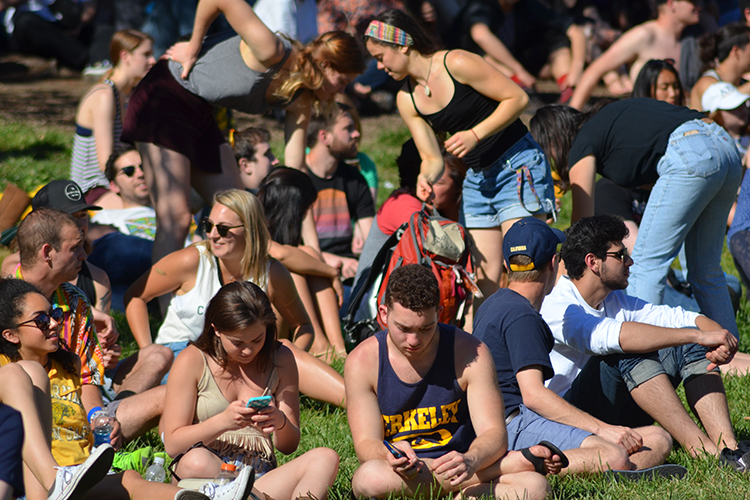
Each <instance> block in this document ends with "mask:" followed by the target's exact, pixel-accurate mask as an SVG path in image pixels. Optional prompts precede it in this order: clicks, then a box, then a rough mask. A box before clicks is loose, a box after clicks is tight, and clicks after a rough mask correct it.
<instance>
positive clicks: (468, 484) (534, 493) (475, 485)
mask: <svg viewBox="0 0 750 500" xmlns="http://www.w3.org/2000/svg"><path fill="white" fill-rule="evenodd" d="M531 452H532V453H534V454H535V455H537V456H540V457H545V459H547V460H549V461H550V464H553V463H555V462H554V461H553V456H552V452H551V451H550V450H548V449H547V448H545V447H543V446H532V447H531ZM559 458H560V457H558V461H557V462H556V464H557V467H558V469H557V470H559ZM423 462H424V463H423V466H422V468H421V470H420V472H419V473H418V474H417V475H416V476H415V477H414V478H413V479H408V480H406V479H405V478H403V477H402V476H400V475H399V474H397V473H396V472H394V470H393V469H392V468H391V466H390V465H389V464H388V462H386V461H385V460H369V461H367V462H365V463H363V464H362V465H361V466H360V467H359V469H357V470H356V471H355V472H354V476H353V477H352V489H353V490H354V494H355V496H357V497H378V498H385V497H388V496H389V495H391V494H395V495H399V494H403V495H404V496H409V497H416V498H433V497H435V496H437V495H439V494H441V492H442V494H445V493H446V492H448V491H454V492H459V491H460V492H461V493H462V496H464V497H467V496H468V497H478V496H481V495H490V496H494V497H495V498H509V499H516V498H526V499H540V498H544V497H545V496H546V495H547V493H548V492H549V485H548V484H547V481H546V479H545V478H544V476H542V475H540V474H537V473H536V472H534V467H533V466H532V465H531V463H529V461H528V460H526V458H524V457H523V455H522V454H521V452H519V451H511V452H509V453H507V454H506V455H505V456H504V457H502V458H501V459H500V460H498V461H497V462H495V463H494V464H492V465H490V466H489V467H487V468H486V469H483V470H481V471H479V472H477V474H476V475H474V476H472V477H470V478H469V479H467V480H466V481H464V482H463V483H462V484H460V485H458V486H451V485H450V484H448V483H446V482H442V480H441V478H440V477H438V476H435V475H434V474H433V473H432V472H431V470H430V464H431V460H429V459H425V460H423Z"/></svg>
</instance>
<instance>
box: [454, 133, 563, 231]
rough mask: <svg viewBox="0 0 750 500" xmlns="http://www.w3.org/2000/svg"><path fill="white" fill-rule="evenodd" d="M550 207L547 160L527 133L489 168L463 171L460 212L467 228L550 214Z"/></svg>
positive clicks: (552, 193)
mask: <svg viewBox="0 0 750 500" xmlns="http://www.w3.org/2000/svg"><path fill="white" fill-rule="evenodd" d="M554 207H555V190H554V185H553V183H552V173H551V171H550V167H549V163H548V162H547V157H546V156H545V155H544V153H543V152H542V149H541V148H540V147H539V145H538V144H537V143H536V142H535V141H534V139H533V138H532V137H531V134H526V135H525V136H524V137H523V138H521V139H520V140H519V141H518V142H516V143H515V144H514V145H513V146H511V148H510V149H508V150H507V151H506V152H505V154H503V155H502V156H501V157H500V158H498V159H497V160H496V161H495V163H493V164H492V165H490V166H489V167H487V168H483V169H481V170H474V169H471V168H470V169H469V170H468V172H466V178H465V179H464V187H463V196H462V201H461V213H462V220H464V221H465V225H466V227H468V228H477V229H484V228H492V227H499V226H500V225H501V224H502V223H503V222H505V221H507V220H511V219H518V218H521V217H528V216H529V215H534V214H547V213H552V212H553V211H554Z"/></svg>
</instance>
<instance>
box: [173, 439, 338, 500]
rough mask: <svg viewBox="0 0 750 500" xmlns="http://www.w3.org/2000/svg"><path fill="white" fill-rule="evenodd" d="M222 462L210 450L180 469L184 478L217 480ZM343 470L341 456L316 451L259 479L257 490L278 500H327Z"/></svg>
mask: <svg viewBox="0 0 750 500" xmlns="http://www.w3.org/2000/svg"><path fill="white" fill-rule="evenodd" d="M219 467H221V460H220V459H219V458H218V457H217V456H216V455H214V454H213V453H211V452H210V451H208V450H205V449H202V448H196V449H194V450H191V451H190V452H188V453H186V454H185V456H184V457H182V459H181V460H180V463H179V465H178V466H177V474H179V475H180V477H214V476H215V475H216V474H218V472H219ZM338 470H339V456H338V455H337V454H336V452H335V451H333V450H331V449H329V448H315V449H313V450H310V451H308V452H307V453H305V454H304V455H302V456H300V457H297V458H295V459H294V460H292V461H291V462H288V463H286V464H284V465H282V466H281V467H278V468H276V469H274V470H272V471H270V472H268V473H266V474H264V475H263V477H261V478H259V479H258V480H257V481H256V482H255V488H254V490H255V491H256V492H257V491H261V492H263V493H264V494H265V495H267V496H268V497H270V498H273V499H274V500H291V499H296V498H299V497H310V498H318V499H320V500H324V499H325V498H326V497H327V496H328V488H330V487H331V485H333V481H334V480H335V479H336V473H337V472H338Z"/></svg>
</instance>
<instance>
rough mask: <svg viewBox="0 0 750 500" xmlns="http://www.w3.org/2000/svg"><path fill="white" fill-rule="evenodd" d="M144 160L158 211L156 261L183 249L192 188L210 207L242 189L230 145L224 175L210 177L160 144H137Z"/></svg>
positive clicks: (222, 151)
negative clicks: (221, 194)
mask: <svg viewBox="0 0 750 500" xmlns="http://www.w3.org/2000/svg"><path fill="white" fill-rule="evenodd" d="M136 145H137V147H138V152H139V153H140V154H141V158H142V160H143V170H144V173H145V174H146V182H147V183H148V189H149V194H150V195H151V201H152V203H153V205H154V210H156V226H157V231H156V237H155V239H154V252H153V256H152V261H153V262H156V261H158V260H159V259H161V258H162V257H164V256H165V255H167V254H170V253H172V252H174V251H176V250H179V249H180V248H182V247H183V245H184V242H185V238H186V237H187V234H188V229H189V228H190V220H191V217H192V214H191V213H190V185H191V183H192V185H193V186H195V189H196V190H197V191H198V193H199V194H200V195H201V196H202V197H203V199H204V200H205V201H207V202H209V203H210V201H211V199H212V197H213V195H214V194H215V193H216V192H217V191H220V190H222V189H232V188H237V189H242V181H241V180H240V174H239V169H238V167H237V162H236V161H235V159H234V155H233V154H232V149H231V148H230V147H229V145H228V144H223V145H222V146H221V147H220V155H221V173H217V174H207V173H205V172H201V171H199V170H197V169H195V168H192V167H191V164H190V160H189V159H188V158H187V157H186V156H184V155H182V154H180V153H178V152H176V151H172V150H170V149H167V148H163V147H161V146H157V145H156V144H149V143H142V142H139V143H137V144H136Z"/></svg>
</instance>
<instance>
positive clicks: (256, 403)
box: [245, 396, 271, 410]
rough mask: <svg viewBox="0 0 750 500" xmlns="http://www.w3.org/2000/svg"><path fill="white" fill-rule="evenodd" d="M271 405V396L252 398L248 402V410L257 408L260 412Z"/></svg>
mask: <svg viewBox="0 0 750 500" xmlns="http://www.w3.org/2000/svg"><path fill="white" fill-rule="evenodd" d="M270 404H271V396H258V397H257V398H250V399H248V400H247V404H246V405H245V407H246V408H255V409H256V410H260V409H262V408H266V407H267V406H268V405H270Z"/></svg>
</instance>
